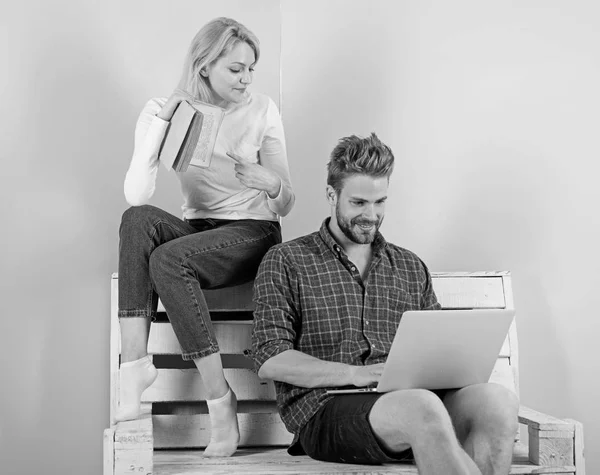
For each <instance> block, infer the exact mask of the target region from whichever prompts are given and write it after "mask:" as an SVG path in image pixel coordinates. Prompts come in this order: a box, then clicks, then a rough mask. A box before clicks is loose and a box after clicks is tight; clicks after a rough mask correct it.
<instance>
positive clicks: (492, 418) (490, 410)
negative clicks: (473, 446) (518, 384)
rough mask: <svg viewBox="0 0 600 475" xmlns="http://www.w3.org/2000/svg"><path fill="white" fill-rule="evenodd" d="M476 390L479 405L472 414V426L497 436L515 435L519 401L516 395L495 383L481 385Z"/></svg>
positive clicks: (517, 424) (517, 423)
mask: <svg viewBox="0 0 600 475" xmlns="http://www.w3.org/2000/svg"><path fill="white" fill-rule="evenodd" d="M478 390H479V394H478V399H479V401H480V404H477V406H476V407H477V408H478V409H477V410H476V411H475V413H474V414H473V424H476V425H477V426H478V427H479V428H480V429H483V430H485V431H486V432H492V433H497V434H498V435H499V436H500V435H503V434H505V435H514V434H516V432H517V429H518V426H519V421H518V414H519V399H518V398H517V396H516V394H515V393H514V392H513V391H511V390H509V389H507V388H505V387H504V386H502V385H500V384H496V383H487V384H483V385H481V386H480V387H479V388H478Z"/></svg>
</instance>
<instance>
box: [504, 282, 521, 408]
mask: <svg viewBox="0 0 600 475" xmlns="http://www.w3.org/2000/svg"><path fill="white" fill-rule="evenodd" d="M502 284H503V287H504V300H505V301H506V308H512V309H514V308H515V303H514V296H513V288H512V277H511V275H510V273H509V272H507V273H506V275H504V276H503V277H502ZM507 339H508V346H509V357H510V367H511V368H512V371H513V373H514V381H515V388H516V393H517V396H519V397H520V394H521V393H520V390H519V341H518V338H517V317H516V315H515V319H514V320H513V322H512V324H511V326H510V328H509V330H508V337H507Z"/></svg>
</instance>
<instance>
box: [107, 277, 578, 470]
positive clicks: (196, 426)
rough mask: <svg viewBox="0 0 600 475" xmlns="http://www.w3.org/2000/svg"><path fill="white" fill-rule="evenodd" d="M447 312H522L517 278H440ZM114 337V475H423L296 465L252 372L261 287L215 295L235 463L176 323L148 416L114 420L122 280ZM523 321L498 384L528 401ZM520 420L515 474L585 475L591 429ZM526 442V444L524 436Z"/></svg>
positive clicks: (501, 364) (152, 346)
mask: <svg viewBox="0 0 600 475" xmlns="http://www.w3.org/2000/svg"><path fill="white" fill-rule="evenodd" d="M432 277H433V286H434V288H435V291H436V294H437V296H438V299H439V301H440V303H441V304H442V307H443V308H446V309H450V308H514V304H513V295H512V286H511V276H510V273H509V272H475V273H463V272H453V273H433V274H432ZM111 289H112V290H111V294H112V296H111V301H112V305H111V337H110V394H111V398H110V404H111V406H110V427H109V428H108V429H106V430H105V431H104V475H123V474H138V475H139V474H144V475H150V474H156V475H175V474H177V475H184V474H185V475H194V474H209V473H210V474H234V473H240V474H242V473H243V474H261V475H269V474H292V473H293V474H328V473H331V474H388V473H400V474H409V473H411V474H416V473H418V472H417V469H416V467H415V466H414V465H412V464H410V463H390V464H384V465H380V466H370V465H351V464H333V463H326V462H318V461H315V460H312V459H310V458H309V457H307V456H300V457H292V456H290V455H288V454H287V452H286V450H285V448H286V447H287V445H288V444H289V443H290V442H291V440H292V435H291V434H290V433H288V432H287V430H286V429H285V426H284V425H283V423H282V421H281V419H280V418H279V415H278V413H277V407H276V404H275V389H274V385H273V383H272V382H271V381H266V380H261V379H260V378H258V376H257V375H256V374H255V373H254V372H253V371H252V366H253V364H252V361H251V360H250V359H249V358H248V357H247V356H246V355H247V353H248V350H249V349H250V348H251V343H250V335H251V330H252V309H253V304H252V299H251V297H252V284H251V283H249V284H246V285H242V286H238V287H231V288H227V289H221V290H216V291H210V292H206V299H207V302H208V305H209V308H210V309H211V318H212V319H213V324H214V327H215V333H216V336H217V340H218V341H219V345H220V348H221V353H222V359H223V366H224V368H225V369H224V371H225V374H226V377H227V380H228V381H229V384H230V385H231V387H232V389H233V390H234V392H235V393H236V395H237V397H238V401H239V402H238V420H239V426H240V435H241V443H240V448H239V450H238V451H237V452H236V453H235V455H234V456H233V457H230V458H222V459H209V458H203V457H202V449H203V448H204V447H206V445H207V443H208V441H209V436H210V434H209V427H210V424H209V419H208V417H209V416H208V412H207V407H206V403H205V402H204V401H205V395H204V391H203V388H202V384H201V380H200V377H199V375H198V372H197V370H196V369H195V367H194V365H193V363H191V362H184V361H183V360H182V359H181V357H180V356H178V355H180V353H181V349H180V347H179V343H178V341H177V338H176V337H175V334H174V333H173V330H172V328H171V325H170V323H169V322H168V320H167V319H166V316H165V315H164V308H163V307H162V305H160V304H159V312H163V318H159V321H158V322H155V323H153V324H152V327H151V331H150V338H149V344H148V352H149V354H150V355H152V358H153V361H154V364H155V365H156V367H157V368H158V371H159V376H158V378H157V380H156V382H155V383H154V384H153V385H152V386H151V387H150V388H148V389H147V390H146V391H145V393H144V395H143V398H142V400H143V410H144V415H143V416H142V417H141V418H140V419H138V420H135V421H127V422H121V423H115V422H114V414H115V410H116V407H117V405H118V400H117V397H118V369H119V355H120V335H119V323H118V317H117V301H118V298H117V291H118V276H117V275H116V274H115V275H113V277H112V286H111ZM518 357H519V355H518V346H517V330H516V321H515V323H513V325H512V326H511V328H510V330H509V334H508V336H507V338H506V341H505V343H504V345H503V347H502V350H501V351H500V354H499V357H498V360H497V362H496V365H495V368H494V371H493V374H492V376H491V378H490V381H494V382H497V383H499V384H503V385H504V386H506V387H507V388H509V389H511V390H512V391H514V392H515V393H516V394H517V395H518V394H519V372H518V368H519V366H518ZM519 421H520V423H521V424H523V426H522V427H526V428H527V432H528V434H527V435H528V437H527V439H528V443H524V442H523V441H521V440H518V441H517V442H516V444H515V452H514V457H513V465H512V468H511V472H510V473H511V474H514V475H516V474H542V473H543V474H550V475H551V474H572V475H585V462H584V456H583V426H582V424H581V423H579V422H577V421H574V420H570V419H559V418H556V417H552V416H549V415H546V414H542V413H540V412H536V411H534V410H531V409H528V408H526V407H521V409H520V412H519ZM520 439H522V438H520Z"/></svg>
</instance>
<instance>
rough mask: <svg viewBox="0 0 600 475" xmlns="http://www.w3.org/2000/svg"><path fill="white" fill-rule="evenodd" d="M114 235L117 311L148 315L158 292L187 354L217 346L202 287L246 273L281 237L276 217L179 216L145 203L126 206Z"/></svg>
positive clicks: (244, 277)
mask: <svg viewBox="0 0 600 475" xmlns="http://www.w3.org/2000/svg"><path fill="white" fill-rule="evenodd" d="M119 235H120V242H119V318H128V317H143V318H151V319H152V320H154V319H155V317H156V307H157V304H158V296H160V299H161V301H162V303H163V305H164V306H165V310H166V311H167V315H168V317H169V320H170V321H171V324H172V325H173V330H174V332H175V335H176V336H177V338H178V340H179V344H180V345H181V350H182V357H183V359H185V360H190V359H194V358H202V357H204V356H208V355H210V354H213V353H217V352H218V351H219V345H218V343H217V340H216V339H215V334H214V330H213V328H212V324H211V321H210V314H209V311H208V307H207V305H206V300H205V299H204V294H203V293H202V289H216V288H220V287H227V286H231V285H236V284H241V283H244V282H248V281H250V280H252V279H253V278H254V277H255V276H256V271H257V270H258V266H259V265H260V262H261V260H262V258H263V256H264V255H265V253H266V252H267V251H268V250H269V248H270V247H271V246H273V245H274V244H277V243H280V242H281V228H280V226H279V223H277V222H275V221H259V220H252V219H243V220H222V219H210V218H207V219H193V220H189V221H183V220H181V219H179V218H177V217H175V216H173V215H171V214H169V213H167V212H165V211H163V210H161V209H159V208H156V207H154V206H149V205H144V206H134V207H131V208H129V209H128V210H127V211H125V213H123V218H122V220H121V227H120V229H119Z"/></svg>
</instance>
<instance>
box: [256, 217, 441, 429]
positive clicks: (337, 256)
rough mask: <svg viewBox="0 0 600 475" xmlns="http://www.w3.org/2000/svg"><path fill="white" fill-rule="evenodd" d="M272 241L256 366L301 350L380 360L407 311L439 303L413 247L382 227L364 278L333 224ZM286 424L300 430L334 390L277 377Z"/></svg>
mask: <svg viewBox="0 0 600 475" xmlns="http://www.w3.org/2000/svg"><path fill="white" fill-rule="evenodd" d="M328 222H329V218H328V219H326V220H325V221H324V222H323V224H322V225H321V229H320V230H319V231H318V232H314V233H312V234H309V235H307V236H303V237H300V238H297V239H295V240H292V241H288V242H285V243H283V244H279V245H276V246H274V247H272V248H271V249H270V250H269V251H268V253H267V254H266V255H265V257H264V258H263V260H262V263H261V265H260V269H259V271H258V275H257V277H256V280H255V284H254V301H255V303H256V310H255V312H254V327H253V332H252V354H253V357H254V361H255V365H256V369H257V370H258V369H259V368H260V367H261V366H262V365H263V364H264V363H265V361H267V360H268V359H269V358H272V357H273V356H275V355H277V354H279V353H282V352H284V351H286V350H290V349H295V350H298V351H301V352H303V353H306V354H308V355H311V356H314V357H315V358H319V359H321V360H325V361H334V362H337V363H345V364H348V365H367V364H375V363H382V362H384V361H385V360H386V358H387V355H388V353H389V350H390V347H391V345H392V341H393V339H394V335H395V333H396V328H397V327H398V323H399V322H400V318H401V316H402V314H403V313H404V312H405V311H407V310H421V309H423V310H433V309H439V308H441V307H440V305H439V303H438V301H437V298H436V296H435V293H434V291H433V287H432V284H431V276H430V275H429V271H428V269H427V267H426V266H425V264H424V263H423V261H421V260H420V259H419V258H418V257H417V256H416V255H415V254H413V253H412V252H410V251H408V250H406V249H402V248H400V247H398V246H395V245H393V244H390V243H388V242H386V241H385V239H384V238H383V236H382V235H381V234H380V233H377V235H376V237H375V240H374V241H373V244H372V246H373V257H372V263H371V267H370V270H369V273H368V275H367V278H366V281H364V282H363V280H362V279H361V276H360V272H359V270H358V269H357V268H356V266H355V265H354V264H353V263H352V262H351V261H350V260H349V259H348V256H347V255H346V254H345V252H344V250H343V249H342V247H341V246H340V245H339V244H338V243H337V242H336V241H335V239H334V238H333V237H332V235H331V233H330V232H329V229H328ZM275 388H276V392H277V405H278V408H279V413H280V414H281V418H282V420H283V422H284V423H285V425H286V427H287V429H288V430H289V431H290V432H291V433H293V434H295V440H296V439H297V437H298V433H299V432H300V429H302V427H303V426H304V425H305V424H306V423H307V422H308V420H309V419H310V418H311V417H312V416H313V415H314V414H315V413H316V412H317V411H318V410H319V409H320V408H321V407H322V406H323V405H324V404H325V403H326V402H327V401H328V400H329V399H330V398H331V397H332V396H328V395H327V394H326V393H325V391H326V389H327V388H316V389H308V388H301V387H298V386H294V385H291V384H287V383H283V382H279V381H275Z"/></svg>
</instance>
